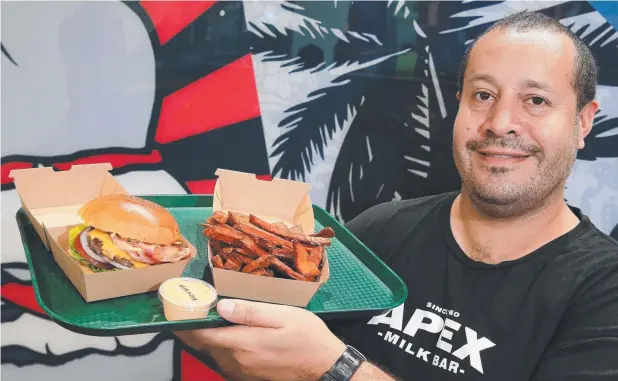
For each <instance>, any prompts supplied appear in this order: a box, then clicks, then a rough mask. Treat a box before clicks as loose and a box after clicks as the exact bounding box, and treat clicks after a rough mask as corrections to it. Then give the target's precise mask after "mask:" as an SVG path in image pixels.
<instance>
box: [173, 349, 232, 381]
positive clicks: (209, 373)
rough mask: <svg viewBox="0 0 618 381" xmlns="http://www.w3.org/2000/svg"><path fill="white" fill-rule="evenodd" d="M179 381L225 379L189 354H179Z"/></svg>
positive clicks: (220, 380)
mask: <svg viewBox="0 0 618 381" xmlns="http://www.w3.org/2000/svg"><path fill="white" fill-rule="evenodd" d="M180 381H225V378H223V377H221V375H220V374H219V373H217V372H215V371H214V370H212V369H210V368H209V367H208V366H206V364H204V363H203V362H201V361H199V360H198V359H196V358H195V357H193V356H191V355H190V354H189V353H187V352H185V351H182V352H181V353H180Z"/></svg>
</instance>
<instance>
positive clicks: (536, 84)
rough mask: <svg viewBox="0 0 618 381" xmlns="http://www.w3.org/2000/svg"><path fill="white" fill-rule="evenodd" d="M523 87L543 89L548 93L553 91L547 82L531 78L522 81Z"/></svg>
mask: <svg viewBox="0 0 618 381" xmlns="http://www.w3.org/2000/svg"><path fill="white" fill-rule="evenodd" d="M524 88H527V89H538V90H543V91H547V92H548V93H551V92H552V91H553V89H552V87H551V86H549V85H548V84H546V83H544V82H540V81H535V80H532V79H527V80H525V81H524Z"/></svg>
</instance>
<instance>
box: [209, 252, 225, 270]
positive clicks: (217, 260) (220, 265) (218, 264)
mask: <svg viewBox="0 0 618 381" xmlns="http://www.w3.org/2000/svg"><path fill="white" fill-rule="evenodd" d="M212 264H213V266H215V267H218V268H220V269H222V268H223V259H221V257H220V256H218V255H215V256H214V257H212Z"/></svg>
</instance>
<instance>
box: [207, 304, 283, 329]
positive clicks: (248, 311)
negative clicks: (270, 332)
mask: <svg viewBox="0 0 618 381" xmlns="http://www.w3.org/2000/svg"><path fill="white" fill-rule="evenodd" d="M217 312H218V313H219V316H221V317H222V318H223V319H225V320H227V321H229V322H231V323H236V324H243V325H248V326H252V327H263V328H282V327H283V325H284V322H283V320H282V319H281V318H280V316H281V311H278V310H277V306H276V305H272V304H266V303H258V302H250V301H247V300H233V299H223V300H221V301H220V302H219V303H218V304H217Z"/></svg>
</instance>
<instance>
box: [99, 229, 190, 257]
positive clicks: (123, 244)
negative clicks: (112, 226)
mask: <svg viewBox="0 0 618 381" xmlns="http://www.w3.org/2000/svg"><path fill="white" fill-rule="evenodd" d="M111 237H112V242H113V243H114V245H115V246H116V247H117V248H118V249H120V250H122V251H125V252H127V253H128V254H129V255H130V256H131V258H133V259H134V260H136V261H139V262H143V263H147V264H157V263H164V262H178V261H181V260H183V259H185V258H187V257H188V256H189V255H190V254H191V250H190V249H189V246H188V245H187V244H185V243H177V244H172V245H168V246H163V245H156V244H148V243H145V242H141V241H136V240H133V239H125V238H122V237H120V236H119V235H117V234H112V235H111Z"/></svg>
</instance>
